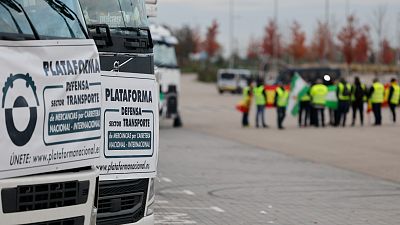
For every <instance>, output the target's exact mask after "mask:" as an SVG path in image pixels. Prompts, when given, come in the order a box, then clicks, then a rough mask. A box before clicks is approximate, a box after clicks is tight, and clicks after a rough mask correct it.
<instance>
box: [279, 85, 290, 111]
mask: <svg viewBox="0 0 400 225" xmlns="http://www.w3.org/2000/svg"><path fill="white" fill-rule="evenodd" d="M276 94H277V98H278V99H277V103H276V104H277V106H278V107H286V106H287V104H288V100H289V92H288V91H287V90H285V89H283V88H280V87H278V88H277V89H276Z"/></svg>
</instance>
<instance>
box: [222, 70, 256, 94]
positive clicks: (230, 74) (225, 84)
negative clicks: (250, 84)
mask: <svg viewBox="0 0 400 225" xmlns="http://www.w3.org/2000/svg"><path fill="white" fill-rule="evenodd" d="M250 78H251V72H250V70H246V69H220V70H218V75H217V88H218V91H219V93H220V94H223V93H224V92H225V91H229V92H231V93H233V94H234V93H241V92H242V90H243V88H245V87H246V86H247V81H248V79H250Z"/></svg>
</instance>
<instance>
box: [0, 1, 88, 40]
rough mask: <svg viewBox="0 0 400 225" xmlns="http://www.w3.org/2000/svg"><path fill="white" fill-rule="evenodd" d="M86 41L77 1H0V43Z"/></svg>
mask: <svg viewBox="0 0 400 225" xmlns="http://www.w3.org/2000/svg"><path fill="white" fill-rule="evenodd" d="M43 18H46V20H45V22H44V21H43ZM87 38H88V35H87V32H86V29H85V25H84V19H83V15H82V13H81V8H80V5H79V2H78V1H77V0H47V1H45V0H38V1H23V0H7V1H6V0H0V40H11V41H13V40H15V41H18V40H49V39H87Z"/></svg>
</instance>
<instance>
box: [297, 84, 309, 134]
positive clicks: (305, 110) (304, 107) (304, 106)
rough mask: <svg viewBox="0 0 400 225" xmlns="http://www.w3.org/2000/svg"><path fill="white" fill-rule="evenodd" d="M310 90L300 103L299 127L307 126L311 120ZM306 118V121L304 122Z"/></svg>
mask: <svg viewBox="0 0 400 225" xmlns="http://www.w3.org/2000/svg"><path fill="white" fill-rule="evenodd" d="M309 91H310V90H308V91H307V93H306V94H305V95H303V96H302V97H301V98H300V104H299V127H302V126H304V127H307V125H308V124H309V122H310V111H311V104H310V101H311V97H310V94H309ZM303 119H304V122H303Z"/></svg>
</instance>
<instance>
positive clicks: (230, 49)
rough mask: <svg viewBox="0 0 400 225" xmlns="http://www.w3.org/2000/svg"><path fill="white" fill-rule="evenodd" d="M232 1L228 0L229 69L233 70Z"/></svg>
mask: <svg viewBox="0 0 400 225" xmlns="http://www.w3.org/2000/svg"><path fill="white" fill-rule="evenodd" d="M233 1H234V0H229V51H230V57H229V68H234V66H235V59H234V50H233V48H234V47H233V45H234V43H233V42H234V28H235V27H234V2H233Z"/></svg>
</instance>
